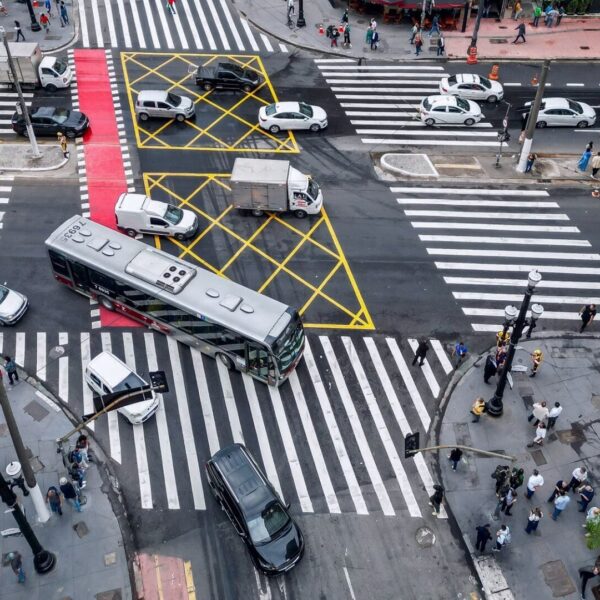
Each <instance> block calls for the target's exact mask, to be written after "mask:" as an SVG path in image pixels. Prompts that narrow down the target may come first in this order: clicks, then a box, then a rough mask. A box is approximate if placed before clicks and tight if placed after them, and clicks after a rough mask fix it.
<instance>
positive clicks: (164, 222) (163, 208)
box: [115, 193, 198, 240]
mask: <svg viewBox="0 0 600 600" xmlns="http://www.w3.org/2000/svg"><path fill="white" fill-rule="evenodd" d="M115 216H116V218H117V227H118V228H119V229H123V230H124V231H125V232H126V233H127V235H130V236H131V237H133V236H135V235H136V234H138V233H148V234H151V235H168V236H172V237H174V238H176V239H178V240H184V239H186V238H189V237H191V236H193V235H194V234H195V233H196V229H198V217H197V216H196V215H195V214H194V213H193V212H192V211H191V210H187V209H185V208H177V207H176V206H172V205H171V204H168V203H167V202H159V201H158V200H152V198H149V197H148V196H146V195H144V194H131V193H124V194H121V195H120V196H119V199H118V200H117V204H116V205H115Z"/></svg>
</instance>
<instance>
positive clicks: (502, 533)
mask: <svg viewBox="0 0 600 600" xmlns="http://www.w3.org/2000/svg"><path fill="white" fill-rule="evenodd" d="M511 541H512V537H511V535H510V529H509V528H508V525H502V526H501V527H500V529H499V530H498V531H497V532H496V546H495V547H494V548H492V550H493V551H494V552H500V550H502V548H504V546H506V545H507V544H510V542H511Z"/></svg>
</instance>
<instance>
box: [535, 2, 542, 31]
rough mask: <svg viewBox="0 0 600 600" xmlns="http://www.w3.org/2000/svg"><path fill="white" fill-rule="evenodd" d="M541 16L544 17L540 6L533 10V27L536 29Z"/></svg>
mask: <svg viewBox="0 0 600 600" xmlns="http://www.w3.org/2000/svg"><path fill="white" fill-rule="evenodd" d="M541 16H542V7H541V6H539V5H536V7H535V8H534V9H533V26H534V27H537V26H538V25H539V22H540V17H541Z"/></svg>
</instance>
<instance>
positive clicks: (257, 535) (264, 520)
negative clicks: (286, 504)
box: [248, 500, 290, 545]
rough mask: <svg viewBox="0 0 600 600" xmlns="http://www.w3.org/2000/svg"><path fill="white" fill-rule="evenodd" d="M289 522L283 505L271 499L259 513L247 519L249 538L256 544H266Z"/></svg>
mask: <svg viewBox="0 0 600 600" xmlns="http://www.w3.org/2000/svg"><path fill="white" fill-rule="evenodd" d="M289 522H290V517H289V516H288V514H287V512H285V510H284V509H283V506H281V504H280V503H279V502H278V501H277V500H273V502H270V503H269V504H267V506H265V508H264V509H263V510H262V511H261V513H260V514H259V515H256V517H254V518H253V519H250V520H249V521H248V531H249V533H250V538H251V539H252V541H253V542H254V543H255V544H256V545H261V544H266V543H267V542H270V541H271V540H272V539H274V538H276V537H277V534H278V533H279V532H280V531H281V530H282V529H284V528H285V527H286V526H287V524H288V523H289Z"/></svg>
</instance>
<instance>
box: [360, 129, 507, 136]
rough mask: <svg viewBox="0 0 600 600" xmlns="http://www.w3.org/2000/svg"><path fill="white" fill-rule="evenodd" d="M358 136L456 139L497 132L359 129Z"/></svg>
mask: <svg viewBox="0 0 600 600" xmlns="http://www.w3.org/2000/svg"><path fill="white" fill-rule="evenodd" d="M356 133H357V134H358V135H378V134H379V135H406V136H411V137H414V136H417V137H419V136H423V137H439V136H454V137H497V136H498V134H497V133H496V132H495V131H462V130H461V131H456V130H447V131H446V130H439V131H436V132H435V134H434V133H433V132H431V131H429V130H428V129H423V130H422V131H414V130H411V131H409V130H407V129H357V130H356Z"/></svg>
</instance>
